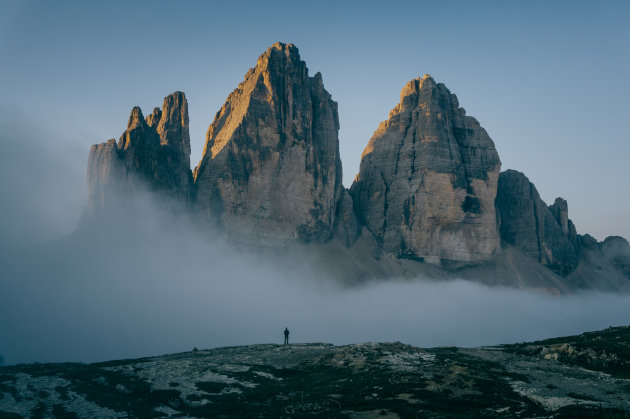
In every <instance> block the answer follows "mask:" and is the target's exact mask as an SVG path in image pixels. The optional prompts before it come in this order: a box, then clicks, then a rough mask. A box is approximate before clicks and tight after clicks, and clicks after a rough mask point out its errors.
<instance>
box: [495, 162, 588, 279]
mask: <svg viewBox="0 0 630 419" xmlns="http://www.w3.org/2000/svg"><path fill="white" fill-rule="evenodd" d="M496 205H497V210H498V211H499V215H500V218H501V226H500V231H501V238H502V239H503V240H505V242H506V243H508V244H510V245H512V246H515V247H516V248H518V249H519V250H520V251H522V252H523V253H525V254H526V255H528V256H530V257H532V258H534V259H535V260H537V261H538V262H540V263H542V264H543V265H545V266H547V267H548V268H549V269H551V270H553V271H554V272H556V273H558V274H560V275H562V276H566V275H567V274H568V273H570V272H571V271H572V270H573V269H575V267H576V266H577V264H578V244H577V241H578V240H577V234H576V231H575V226H574V225H573V223H572V222H571V220H569V216H568V206H567V202H566V201H565V200H564V199H562V198H558V199H556V201H555V202H554V204H553V205H551V206H550V207H547V205H546V204H545V203H544V202H543V200H542V199H541V198H540V196H539V195H538V191H537V190H536V187H535V186H534V185H533V184H532V183H531V182H530V181H529V179H528V178H527V177H526V176H525V175H524V174H523V173H520V172H517V171H516V170H506V171H505V172H502V173H501V174H500V176H499V186H498V191H497V199H496Z"/></svg>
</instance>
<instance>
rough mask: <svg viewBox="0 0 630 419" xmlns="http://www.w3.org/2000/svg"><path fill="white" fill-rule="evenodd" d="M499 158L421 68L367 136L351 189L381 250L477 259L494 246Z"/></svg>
mask: <svg viewBox="0 0 630 419" xmlns="http://www.w3.org/2000/svg"><path fill="white" fill-rule="evenodd" d="M500 165H501V162H500V160H499V156H498V154H497V152H496V149H495V148H494V143H493V142H492V140H491V139H490V137H489V136H488V134H487V133H486V131H485V130H484V129H483V128H482V127H481V126H480V125H479V123H478V122H477V120H475V119H474V118H472V117H469V116H466V114H465V111H464V109H462V108H460V107H459V103H458V101H457V98H456V97H455V95H453V94H451V93H450V92H449V90H448V89H447V88H446V87H445V86H444V85H443V84H438V83H436V82H435V80H433V78H432V77H431V76H429V75H428V74H426V75H424V76H423V77H422V78H417V79H413V80H411V81H409V82H408V83H407V84H406V85H405V86H404V87H403V89H402V91H401V93H400V103H399V104H398V105H396V107H394V109H392V111H391V112H390V114H389V119H388V120H386V121H384V122H382V123H381V124H380V125H379V127H378V129H377V130H376V131H375V132H374V135H373V136H372V138H371V139H370V141H369V143H368V145H367V147H366V148H365V151H364V152H363V155H362V159H361V168H360V171H359V174H358V176H357V178H356V180H355V182H354V184H353V185H352V188H351V193H352V196H353V199H354V204H355V208H356V209H357V212H358V214H359V216H360V218H361V220H362V221H363V223H365V225H366V226H367V227H368V228H369V229H370V231H372V233H373V234H374V235H375V236H376V237H377V239H378V240H379V241H380V243H381V246H382V248H383V249H384V250H385V251H386V252H389V253H391V254H394V255H396V256H398V257H409V258H414V259H415V258H422V259H424V260H427V261H439V260H454V261H464V262H471V261H480V260H486V259H489V258H490V257H492V256H493V255H494V254H495V253H496V252H497V251H498V249H499V248H500V241H499V234H498V229H497V224H496V214H495V208H494V198H495V194H496V188H497V178H498V175H499V170H500Z"/></svg>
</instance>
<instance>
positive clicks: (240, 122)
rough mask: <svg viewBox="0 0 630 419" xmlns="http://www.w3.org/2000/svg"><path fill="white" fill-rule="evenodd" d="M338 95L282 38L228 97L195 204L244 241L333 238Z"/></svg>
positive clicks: (338, 188) (338, 175)
mask: <svg viewBox="0 0 630 419" xmlns="http://www.w3.org/2000/svg"><path fill="white" fill-rule="evenodd" d="M338 130H339V119H338V115H337V103H336V102H334V101H333V100H332V99H331V97H330V94H329V93H328V92H327V91H326V90H325V89H324V85H323V83H322V77H321V74H319V73H317V74H316V75H315V77H309V75H308V69H307V68H306V64H305V63H304V61H302V60H301V59H300V55H299V53H298V49H297V48H296V47H295V46H293V45H291V44H282V43H276V44H274V45H273V46H272V47H271V48H269V49H268V50H267V51H266V52H265V53H263V54H262V55H261V56H260V58H259V59H258V62H257V64H256V67H255V68H252V69H250V71H249V72H248V73H247V74H246V75H245V80H244V81H243V82H242V83H241V84H240V85H239V86H238V87H237V88H236V90H234V91H233V92H232V93H231V94H230V95H229V97H228V99H227V101H226V102H225V104H224V105H223V107H222V108H221V110H219V112H218V113H217V115H216V117H215V119H214V121H213V122H212V124H211V125H210V127H209V129H208V133H207V136H206V145H205V148H204V152H203V157H202V159H201V162H200V163H199V165H198V166H197V168H196V169H195V171H194V180H195V188H196V205H195V206H196V209H197V211H198V213H199V214H200V215H201V217H202V219H205V220H207V221H211V222H218V225H219V226H220V227H221V228H223V229H224V230H225V231H226V232H227V233H228V236H229V237H231V238H232V239H235V240H237V241H243V242H251V243H258V244H280V245H282V244H287V243H291V242H296V241H299V242H311V241H326V240H328V239H329V238H330V237H331V235H332V232H333V227H334V223H335V214H336V205H337V202H338V201H339V200H340V198H341V193H342V184H341V181H342V172H341V160H340V157H339V140H338V137H337V132H338Z"/></svg>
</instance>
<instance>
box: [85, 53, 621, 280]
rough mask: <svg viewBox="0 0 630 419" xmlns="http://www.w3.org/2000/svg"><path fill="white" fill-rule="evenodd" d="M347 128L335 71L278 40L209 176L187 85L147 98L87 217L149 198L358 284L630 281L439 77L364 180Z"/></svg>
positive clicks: (220, 132)
mask: <svg viewBox="0 0 630 419" xmlns="http://www.w3.org/2000/svg"><path fill="white" fill-rule="evenodd" d="M338 131H339V117H338V114H337V103H336V102H335V101H333V100H332V97H331V95H330V94H329V93H328V92H327V91H326V89H325V88H324V83H323V79H322V75H321V74H320V73H316V74H315V75H314V76H313V77H311V76H309V72H308V69H307V67H306V64H305V62H304V61H302V59H301V58H300V55H299V52H298V49H297V48H296V47H295V46H294V45H292V44H283V43H275V44H273V45H272V46H271V47H270V48H269V49H267V50H266V51H265V52H264V53H263V54H262V55H261V56H260V57H259V58H258V61H257V63H256V66H255V67H254V68H252V69H250V70H249V71H248V72H247V73H246V74H245V77H244V80H243V81H242V82H241V83H240V84H239V85H238V87H237V88H236V89H235V90H234V91H233V92H232V93H231V94H230V95H229V96H228V98H227V100H226V102H225V104H224V105H223V106H222V107H221V109H220V110H219V111H218V112H217V114H216V116H215V118H214V120H213V121H212V122H211V124H210V127H209V128H208V132H207V135H206V143H205V147H204V152H203V157H202V159H201V161H200V162H199V164H198V166H197V167H196V168H195V170H194V172H193V171H191V169H190V136H189V130H188V105H187V102H186V98H185V96H184V94H183V93H181V92H175V93H173V94H171V95H169V96H167V97H166V98H165V99H164V104H163V106H162V109H161V110H160V109H158V108H155V109H154V110H153V112H152V113H151V114H150V115H149V116H147V117H146V118H145V117H144V116H143V114H142V111H141V110H140V108H138V107H134V108H133V109H132V111H131V116H130V117H129V121H128V123H127V129H126V130H125V132H124V133H123V135H122V136H121V137H120V139H119V140H118V142H116V141H115V140H113V139H112V140H109V141H106V142H104V143H102V144H97V145H94V146H92V149H91V150H90V157H89V162H88V187H89V188H88V189H89V198H88V211H87V214H88V216H87V217H86V220H87V221H86V222H87V223H88V224H89V222H90V221H91V220H92V221H93V220H98V219H100V218H102V217H103V214H107V213H110V212H111V211H110V210H111V209H112V208H114V207H115V206H116V205H117V204H119V203H120V202H128V201H132V200H133V199H134V198H135V197H136V196H137V195H143V194H145V193H147V192H148V193H149V195H152V196H155V197H157V198H159V199H158V200H156V201H159V203H160V204H163V203H166V202H169V203H174V206H173V208H178V209H179V212H180V213H181V212H183V213H184V214H187V215H189V216H190V219H191V220H193V222H194V223H196V225H197V226H198V227H199V228H198V229H199V231H200V232H202V233H203V234H206V235H208V236H209V237H215V236H219V237H223V238H226V239H227V240H229V241H230V242H231V243H233V244H234V245H239V244H244V245H247V247H248V248H250V249H251V248H252V246H253V247H256V248H259V249H263V248H264V249H277V250H278V252H276V259H274V260H275V261H278V262H279V263H282V262H283V261H284V260H287V259H291V258H292V257H295V256H299V257H300V258H304V255H307V259H308V260H310V261H311V262H312V263H313V266H314V267H315V268H316V269H321V270H322V272H325V273H326V274H331V275H332V276H334V277H337V278H340V279H342V280H344V281H349V282H358V281H363V280H366V279H373V278H379V279H388V278H394V277H413V276H419V275H421V276H429V277H434V278H444V279H448V278H453V277H458V278H464V279H471V280H476V281H482V282H485V283H489V284H493V285H497V284H500V285H511V286H517V287H525V288H527V287H529V288H543V289H548V290H552V291H553V292H571V291H572V290H575V289H580V288H595V289H603V290H615V291H618V290H630V245H629V244H628V242H627V241H626V240H625V239H623V238H620V237H612V238H608V239H606V240H604V241H603V242H597V241H596V240H595V239H593V238H592V237H591V236H589V235H579V234H578V233H577V229H576V226H575V225H574V224H573V222H572V221H571V220H570V219H569V206H568V203H567V202H566V201H565V200H564V199H562V198H558V199H556V201H555V202H554V203H553V204H552V205H550V206H548V205H547V204H546V203H545V202H543V201H542V199H541V198H540V196H539V195H538V192H537V191H536V187H535V186H534V185H533V184H532V183H531V182H530V181H529V179H528V178H527V177H526V176H525V175H524V174H523V173H520V172H517V171H514V170H507V171H504V172H501V173H500V170H501V161H500V159H499V155H498V153H497V151H496V149H495V146H494V142H493V141H492V139H491V138H490V137H489V136H488V133H487V132H486V130H485V129H484V128H482V127H481V125H480V124H479V122H478V121H477V120H476V119H475V118H473V117H471V116H467V115H466V112H465V111H464V109H463V108H461V107H460V106H459V102H458V100H457V97H456V96H455V95H454V94H452V93H451V92H450V91H449V90H448V89H447V88H446V86H445V85H444V84H441V83H437V82H436V81H435V80H434V79H433V78H432V77H430V76H429V75H425V76H423V77H421V78H416V79H413V80H411V81H409V82H408V83H407V84H406V85H405V86H404V87H403V89H402V91H401V94H400V103H399V104H398V105H396V107H394V109H392V111H391V112H390V114H389V118H388V119H387V120H386V121H384V122H381V124H380V125H378V128H377V129H376V131H375V132H374V135H373V136H372V138H371V139H370V141H369V142H368V145H367V147H366V148H365V151H364V152H363V156H362V160H361V167H360V171H359V173H358V175H357V177H356V179H355V182H354V183H353V185H352V187H351V188H350V190H348V189H345V188H344V187H343V185H342V167H341V160H340V157H339V139H338ZM182 210H183V211H182ZM291 252H293V253H291Z"/></svg>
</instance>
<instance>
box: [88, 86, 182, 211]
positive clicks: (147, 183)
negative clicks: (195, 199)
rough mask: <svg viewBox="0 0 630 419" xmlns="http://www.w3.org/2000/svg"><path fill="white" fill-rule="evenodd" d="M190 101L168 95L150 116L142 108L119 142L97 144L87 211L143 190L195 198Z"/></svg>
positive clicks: (177, 94) (90, 166)
mask: <svg viewBox="0 0 630 419" xmlns="http://www.w3.org/2000/svg"><path fill="white" fill-rule="evenodd" d="M191 187H192V175H191V170H190V135H189V132H188V102H187V101H186V96H185V95H184V93H182V92H175V93H173V94H171V95H169V96H167V97H166V98H164V104H163V105H162V109H161V110H160V109H159V108H155V109H153V112H152V113H151V115H149V116H147V117H146V119H145V118H144V116H143V115H142V110H140V108H139V107H137V106H136V107H134V108H133V109H132V110H131V115H130V116H129V122H128V123H127V129H126V130H125V132H124V133H123V134H122V136H121V137H120V139H119V140H118V142H116V140H114V139H111V140H108V141H106V142H104V143H101V144H96V145H93V146H92V148H91V149H90V158H89V160H88V212H89V213H90V214H95V213H99V212H101V211H103V210H107V209H108V208H110V207H111V206H112V205H114V203H115V202H117V201H118V199H120V198H123V199H124V198H127V197H129V196H131V195H133V194H136V193H139V192H140V191H143V190H149V191H152V192H158V193H161V194H164V195H166V196H168V197H171V198H173V199H175V200H179V201H181V202H182V203H183V204H184V205H185V204H186V203H187V202H188V200H189V199H190V191H191Z"/></svg>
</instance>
